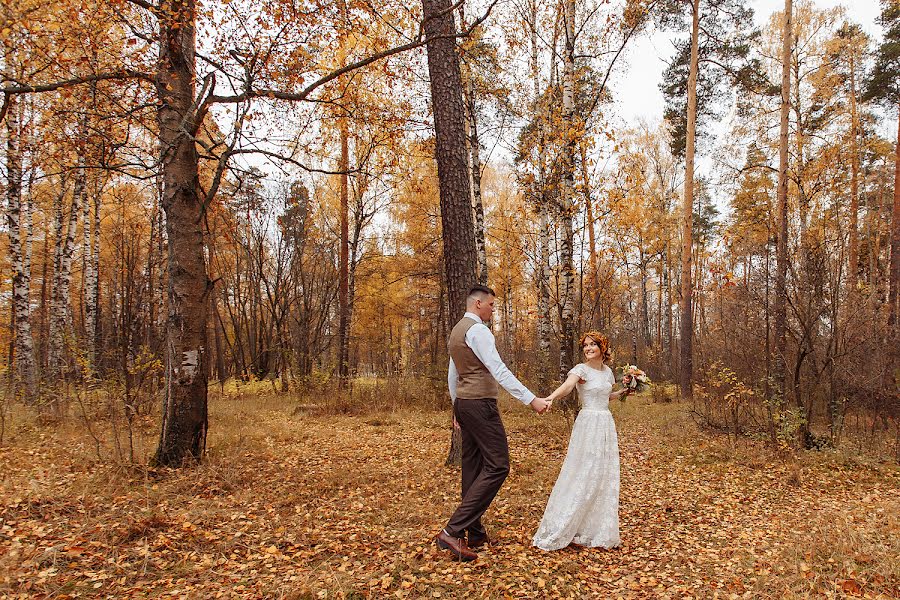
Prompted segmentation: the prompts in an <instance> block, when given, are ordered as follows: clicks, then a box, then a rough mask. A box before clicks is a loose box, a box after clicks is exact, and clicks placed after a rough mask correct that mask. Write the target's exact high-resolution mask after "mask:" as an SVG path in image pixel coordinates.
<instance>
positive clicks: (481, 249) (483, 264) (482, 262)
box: [466, 75, 488, 285]
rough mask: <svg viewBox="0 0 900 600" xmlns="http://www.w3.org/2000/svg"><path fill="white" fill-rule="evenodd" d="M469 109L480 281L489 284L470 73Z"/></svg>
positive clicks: (473, 87) (469, 138)
mask: <svg viewBox="0 0 900 600" xmlns="http://www.w3.org/2000/svg"><path fill="white" fill-rule="evenodd" d="M466 101H467V106H468V110H467V111H466V112H467V115H468V123H469V124H468V149H469V167H470V172H471V173H472V181H471V185H472V207H473V209H474V211H475V251H476V252H477V254H478V283H481V284H484V285H487V282H488V263H487V246H486V245H485V240H484V202H483V201H482V199H481V146H480V143H479V141H478V118H477V115H478V113H477V111H476V104H475V85H474V83H473V82H472V76H471V75H470V76H469V77H468V78H467V81H466Z"/></svg>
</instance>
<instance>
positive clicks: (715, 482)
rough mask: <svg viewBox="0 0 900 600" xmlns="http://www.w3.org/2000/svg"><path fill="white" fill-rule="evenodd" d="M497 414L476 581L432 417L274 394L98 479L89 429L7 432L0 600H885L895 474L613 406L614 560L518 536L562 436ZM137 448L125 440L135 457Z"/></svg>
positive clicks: (894, 571) (30, 426)
mask: <svg viewBox="0 0 900 600" xmlns="http://www.w3.org/2000/svg"><path fill="white" fill-rule="evenodd" d="M502 405H503V408H502V410H503V414H504V419H505V423H506V427H507V430H508V433H509V438H510V448H511V460H512V473H511V474H510V477H509V478H508V479H507V481H506V484H505V485H504V487H503V489H502V490H501V491H500V494H499V496H498V497H497V499H496V500H495V502H494V503H493V505H492V507H491V509H490V510H489V512H488V513H487V515H486V517H485V525H486V526H487V528H488V531H489V533H490V534H491V536H492V538H494V544H493V545H492V546H490V547H489V548H487V549H486V550H484V551H482V552H480V554H479V558H478V560H477V561H475V562H474V563H458V562H455V561H454V560H452V559H451V557H450V556H449V554H447V553H446V552H443V551H439V550H437V549H436V547H435V545H434V544H433V542H432V536H433V535H434V534H435V533H436V532H437V531H438V530H439V529H440V528H441V527H442V526H443V525H444V523H445V521H446V519H447V517H448V516H449V515H450V513H451V512H452V510H453V508H454V507H455V504H456V502H457V492H456V490H457V489H458V486H459V472H458V470H456V469H453V468H449V467H445V466H444V458H445V456H446V453H447V447H448V441H449V432H448V419H449V413H448V412H424V411H404V412H402V413H401V412H395V413H379V414H373V415H362V416H352V415H337V416H328V415H316V414H315V413H314V412H309V411H297V410H295V407H296V406H297V402H296V401H291V400H289V399H287V398H284V397H279V396H276V395H274V394H258V395H255V396H246V395H244V394H238V395H226V396H225V397H213V398H212V399H211V402H210V434H209V440H208V457H207V460H206V461H205V462H204V463H203V464H202V465H200V466H195V467H191V468H186V469H183V470H180V471H150V470H147V469H145V468H137V467H125V466H121V463H120V464H119V466H117V465H116V464H115V461H111V460H110V459H109V458H108V456H109V455H110V454H115V453H116V452H117V450H116V448H117V447H116V445H115V444H114V443H113V442H114V439H115V436H114V432H113V431H111V430H110V429H109V427H108V426H107V427H105V428H104V427H102V423H99V422H96V421H95V422H93V423H92V427H91V431H93V435H91V434H90V433H89V431H88V430H87V428H86V427H85V426H84V424H81V425H79V424H78V423H71V422H69V423H67V424H60V423H57V424H52V425H38V424H37V423H36V422H34V420H33V419H31V420H29V419H30V418H29V417H28V416H27V415H14V417H15V418H14V419H13V422H12V426H11V428H10V426H9V425H8V426H7V431H6V439H5V440H4V443H3V445H2V447H0V477H2V481H0V598H24V597H29V598H33V597H48V598H72V597H109V598H123V597H132V596H134V597H184V598H213V597H215V598H218V597H227V598H257V597H266V598H382V597H414V598H457V597H459V598H461V597H479V598H482V597H483V598H544V597H547V598H558V597H574V598H619V597H620V598H690V597H695V598H806V597H825V598H832V597H866V598H897V597H900V468H898V465H897V463H896V462H892V461H890V460H887V459H885V460H876V459H872V458H864V457H863V456H861V455H858V454H848V453H845V452H837V451H823V452H808V453H801V454H799V455H798V456H797V457H796V458H794V459H792V460H791V461H790V462H785V461H784V460H781V459H779V458H778V457H777V455H775V454H773V453H772V452H771V451H770V450H768V449H767V448H766V447H765V446H764V445H762V444H759V443H756V442H753V441H750V440H740V441H737V442H733V441H730V440H729V439H728V438H727V437H725V436H721V435H713V434H707V433H703V432H701V431H699V430H698V429H697V427H696V426H695V425H694V423H693V422H692V421H691V420H690V418H689V416H688V415H687V411H686V408H685V406H684V405H680V404H677V403H674V404H651V403H650V402H649V400H645V399H643V398H641V397H633V398H631V399H629V400H628V401H627V402H626V403H625V404H618V403H616V404H615V405H614V406H613V412H614V416H615V417H616V421H617V425H618V430H619V442H620V451H621V463H622V488H621V506H620V528H621V536H622V541H623V543H622V546H621V547H620V548H617V549H614V550H600V549H578V548H573V547H570V548H567V549H564V550H561V551H558V552H552V553H547V552H543V551H541V550H538V549H536V548H533V547H532V546H531V537H532V535H533V534H534V530H535V528H536V526H537V523H538V521H539V520H540V517H541V513H542V511H543V508H544V504H545V502H546V500H547V497H548V495H549V493H550V489H551V488H552V486H553V482H554V480H555V477H556V475H557V473H558V470H559V467H560V464H561V462H562V458H563V457H564V455H565V448H566V441H567V435H568V434H567V424H566V421H565V419H564V418H563V416H562V415H561V414H559V413H550V414H548V415H545V416H543V417H539V416H537V415H534V414H533V413H532V412H531V411H530V410H528V409H527V408H523V407H522V406H521V404H518V403H515V402H512V401H504V402H502ZM107 425H108V424H107ZM152 430H153V428H152V423H151V422H150V421H149V420H148V422H147V423H145V427H144V429H142V430H141V432H139V433H138V434H137V435H136V436H135V442H136V450H135V451H136V455H137V456H138V457H141V458H142V459H143V457H145V456H146V455H147V452H148V451H149V450H152V447H153V443H154V441H155V440H154V438H153V434H152ZM118 433H119V439H120V440H122V439H123V432H122V430H121V428H120V429H119V430H118ZM122 443H124V442H122Z"/></svg>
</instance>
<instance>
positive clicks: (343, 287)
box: [338, 116, 350, 387]
mask: <svg viewBox="0 0 900 600" xmlns="http://www.w3.org/2000/svg"><path fill="white" fill-rule="evenodd" d="M340 120H341V122H340V138H341V165H340V169H339V170H340V171H341V251H340V265H339V275H338V277H339V278H340V282H339V284H340V285H339V288H338V311H339V313H340V314H339V316H338V377H339V381H340V385H341V386H342V387H343V386H344V385H346V383H347V378H348V376H349V374H350V364H349V360H348V354H349V347H350V339H349V338H350V310H349V306H350V305H349V302H348V293H349V289H350V288H349V285H350V280H349V277H350V270H349V265H348V260H349V244H350V238H349V235H350V230H349V210H350V209H349V202H348V199H349V194H350V189H349V188H350V175H349V170H350V151H349V140H348V137H349V133H348V131H347V117H346V116H341V117H340Z"/></svg>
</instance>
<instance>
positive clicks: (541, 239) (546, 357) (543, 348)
mask: <svg viewBox="0 0 900 600" xmlns="http://www.w3.org/2000/svg"><path fill="white" fill-rule="evenodd" d="M537 7H538V4H537V0H532V2H531V3H530V6H529V9H530V12H529V15H528V19H529V23H528V25H529V27H530V29H531V77H532V83H533V84H534V97H533V100H532V107H533V110H534V111H537V110H538V103H539V101H540V97H541V77H540V65H539V63H538V33H537ZM543 148H544V144H543V135H541V139H540V147H539V148H538V165H537V170H538V173H537V176H538V185H539V189H540V190H541V194H540V196H539V197H538V198H536V201H537V205H538V206H537V212H538V227H539V231H538V253H537V254H538V267H537V272H536V276H537V280H538V282H537V283H538V286H537V287H538V307H537V311H538V315H537V318H538V352H539V355H538V357H539V361H540V364H539V365H538V382H539V383H540V385H541V388H542V389H544V388H546V387H547V384H548V380H549V378H550V219H549V217H548V215H547V210H548V206H547V198H546V194H545V193H544V186H545V185H546V182H545V181H544V151H543Z"/></svg>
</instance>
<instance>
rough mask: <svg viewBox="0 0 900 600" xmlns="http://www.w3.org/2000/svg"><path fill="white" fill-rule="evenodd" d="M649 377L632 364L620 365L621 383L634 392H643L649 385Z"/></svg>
mask: <svg viewBox="0 0 900 600" xmlns="http://www.w3.org/2000/svg"><path fill="white" fill-rule="evenodd" d="M650 383H651V381H650V378H649V377H647V374H646V373H644V372H643V371H641V370H640V369H638V368H637V367H636V366H634V365H625V366H624V367H622V385H624V386H625V387H627V388H629V389H632V390H634V391H636V392H643V391H644V390H645V389H647V388H648V387H650Z"/></svg>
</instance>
